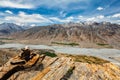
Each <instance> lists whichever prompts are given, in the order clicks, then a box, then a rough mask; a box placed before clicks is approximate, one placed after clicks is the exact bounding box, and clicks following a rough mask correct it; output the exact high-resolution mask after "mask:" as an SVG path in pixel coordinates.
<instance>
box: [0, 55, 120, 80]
mask: <svg viewBox="0 0 120 80" xmlns="http://www.w3.org/2000/svg"><path fill="white" fill-rule="evenodd" d="M41 60H42V61H41ZM4 67H5V66H4ZM1 74H2V71H0V76H2V75H1ZM8 80H120V68H119V67H118V66H116V65H114V64H112V63H110V62H106V63H102V64H95V63H87V62H84V63H83V62H76V61H74V60H73V59H72V58H71V57H65V56H64V57H63V56H62V57H54V58H52V57H48V56H46V57H44V59H41V58H39V60H38V61H37V63H36V64H35V65H34V66H32V67H28V68H26V69H24V70H20V71H17V72H15V73H14V74H13V75H11V76H10V78H9V79H8Z"/></svg>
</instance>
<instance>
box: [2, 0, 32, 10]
mask: <svg viewBox="0 0 120 80" xmlns="http://www.w3.org/2000/svg"><path fill="white" fill-rule="evenodd" d="M0 6H1V7H10V8H23V9H31V8H34V6H33V5H31V4H22V3H18V1H12V0H4V1H3V0H1V1H0Z"/></svg>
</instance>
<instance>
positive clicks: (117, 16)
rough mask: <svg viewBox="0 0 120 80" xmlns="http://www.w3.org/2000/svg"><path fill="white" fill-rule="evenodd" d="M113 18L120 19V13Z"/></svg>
mask: <svg viewBox="0 0 120 80" xmlns="http://www.w3.org/2000/svg"><path fill="white" fill-rule="evenodd" d="M112 17H114V18H120V13H117V14H114V15H113V16H112Z"/></svg>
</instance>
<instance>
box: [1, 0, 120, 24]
mask: <svg viewBox="0 0 120 80" xmlns="http://www.w3.org/2000/svg"><path fill="white" fill-rule="evenodd" d="M84 21H89V22H93V21H96V22H102V21H107V22H112V23H118V24H120V0H0V23H3V22H9V23H16V24H18V25H31V26H34V25H48V24H57V23H66V22H84Z"/></svg>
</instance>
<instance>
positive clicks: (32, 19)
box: [5, 12, 51, 24]
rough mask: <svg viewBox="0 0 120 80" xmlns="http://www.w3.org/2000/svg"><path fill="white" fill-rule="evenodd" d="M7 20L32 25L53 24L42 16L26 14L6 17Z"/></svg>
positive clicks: (21, 13)
mask: <svg viewBox="0 0 120 80" xmlns="http://www.w3.org/2000/svg"><path fill="white" fill-rule="evenodd" d="M5 20H7V21H13V22H16V23H19V24H25V23H27V24H32V23H51V21H50V20H49V19H47V18H45V17H43V16H42V15H40V14H26V13H25V12H19V14H18V15H16V16H6V17H5Z"/></svg>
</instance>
